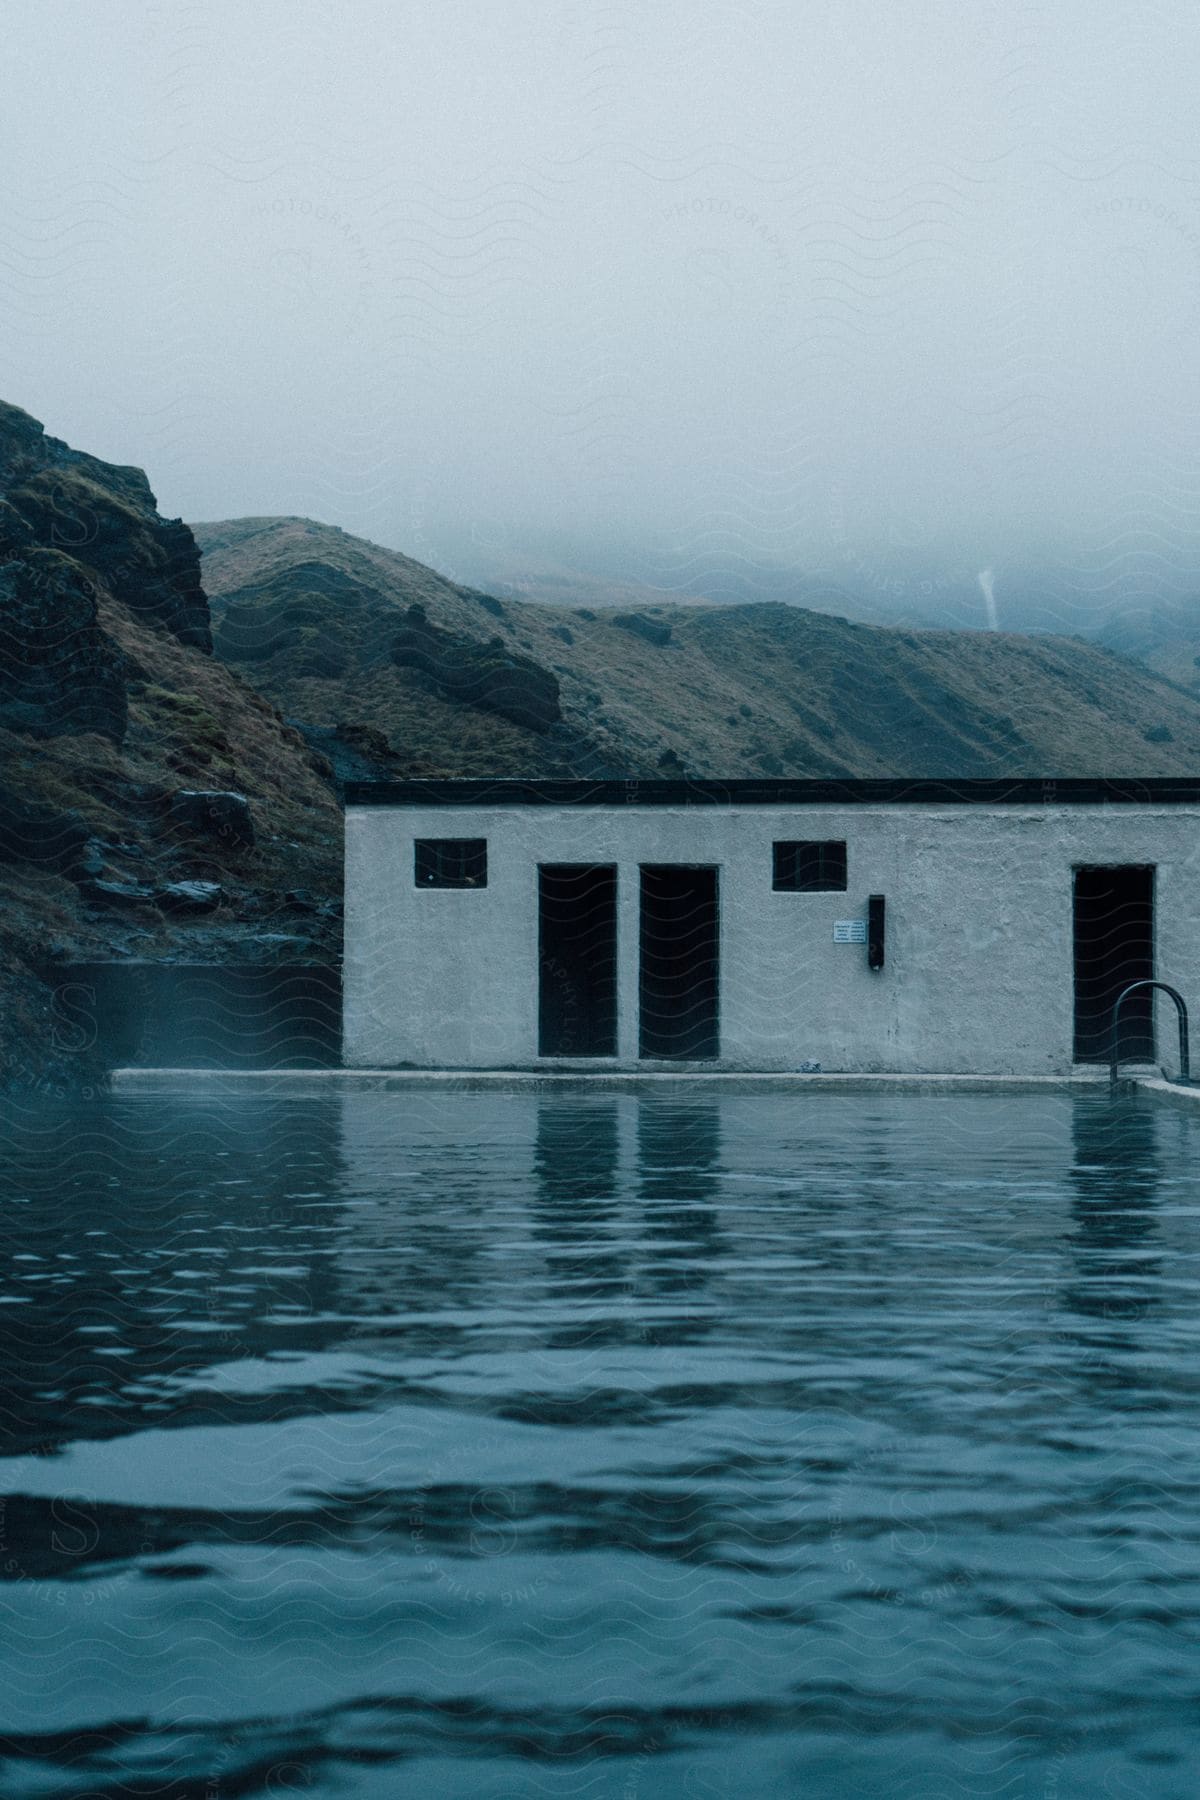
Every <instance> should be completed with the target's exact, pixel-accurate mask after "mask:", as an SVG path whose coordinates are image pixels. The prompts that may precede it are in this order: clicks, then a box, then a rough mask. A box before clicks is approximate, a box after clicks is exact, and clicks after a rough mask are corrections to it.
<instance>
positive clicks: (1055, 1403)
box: [0, 1085, 1200, 1800]
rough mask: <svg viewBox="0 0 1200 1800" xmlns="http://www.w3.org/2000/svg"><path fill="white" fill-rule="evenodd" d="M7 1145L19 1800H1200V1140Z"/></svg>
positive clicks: (1008, 1103)
mask: <svg viewBox="0 0 1200 1800" xmlns="http://www.w3.org/2000/svg"><path fill="white" fill-rule="evenodd" d="M4 1130H5V1159H4V1167H3V1172H2V1176H0V1180H2V1184H3V1200H2V1204H0V1234H2V1243H0V1248H2V1251H3V1262H2V1273H0V1349H2V1350H3V1356H4V1371H5V1379H4V1386H3V1396H2V1414H0V1429H2V1431H3V1445H2V1451H0V1494H2V1495H3V1496H4V1498H3V1499H2V1500H0V1795H3V1796H4V1800H32V1797H33V1796H37V1797H39V1800H40V1797H43V1796H45V1797H51V1800H67V1797H68V1796H69V1797H71V1800H84V1797H85V1796H86V1797H87V1800H115V1797H116V1796H138V1797H139V1800H141V1797H148V1796H150V1795H155V1796H158V1797H159V1800H231V1797H232V1796H243V1795H247V1796H249V1795H257V1794H271V1795H319V1796H325V1795H329V1796H333V1795H345V1796H349V1797H351V1800H392V1797H393V1796H409V1795H412V1796H419V1797H420V1800H426V1797H428V1800H448V1797H450V1796H456V1797H457V1796H467V1795H469V1796H472V1797H476V1796H478V1797H480V1800H502V1797H505V1800H525V1797H530V1800H533V1797H535V1796H536V1797H541V1796H545V1797H546V1800H563V1797H565V1796H579V1797H581V1800H582V1797H587V1800H640V1797H643V1796H644V1797H646V1800H650V1797H654V1800H716V1797H718V1796H720V1797H724V1796H738V1797H741V1796H746V1797H748V1800H757V1797H759V1796H792V1795H795V1796H798V1797H803V1800H834V1797H837V1800H843V1797H847V1800H849V1797H852V1800H858V1797H860V1796H865V1797H869V1800H876V1797H878V1800H884V1797H885V1796H886V1797H887V1800H892V1797H894V1796H898V1795H903V1796H913V1797H914V1800H941V1797H942V1796H945V1797H946V1800H950V1797H951V1796H953V1797H955V1800H959V1797H961V1796H975V1795H979V1796H983V1795H987V1796H993V1795H996V1796H999V1795H1004V1796H1013V1797H1014V1800H1033V1797H1035V1796H1036V1797H1037V1800H1066V1797H1068V1796H1070V1797H1076V1796H1078V1797H1079V1800H1082V1797H1084V1796H1087V1797H1088V1800H1094V1797H1099V1800H1134V1797H1137V1800H1193V1797H1194V1795H1195V1794H1196V1793H1197V1792H1198V1791H1200V1776H1198V1771H1197V1764H1196V1760H1195V1752H1196V1741H1197V1705H1198V1695H1200V1585H1198V1584H1200V1568H1198V1566H1197V1555H1196V1552H1197V1539H1198V1529H1200V1382H1198V1379H1197V1357H1196V1351H1197V1335H1198V1325H1200V1303H1198V1294H1197V1284H1196V1277H1197V1252H1198V1250H1200V1184H1198V1183H1197V1180H1196V1176H1195V1173H1194V1171H1195V1168H1196V1152H1197V1149H1198V1148H1200V1120H1193V1118H1192V1117H1190V1116H1189V1115H1187V1114H1185V1113H1183V1112H1181V1111H1175V1110H1171V1109H1162V1110H1158V1111H1156V1110H1154V1109H1153V1108H1152V1106H1150V1105H1149V1104H1147V1103H1144V1102H1130V1101H1123V1102H1120V1103H1116V1104H1113V1103H1110V1101H1109V1100H1108V1098H1107V1096H1104V1095H1098V1096H1094V1097H1092V1096H1089V1097H1086V1098H1072V1097H1069V1096H1067V1095H1048V1096H1044V1097H1036V1098H1015V1097H1000V1096H997V1097H991V1096H978V1097H965V1096H951V1097H928V1098H925V1097H908V1096H896V1095H893V1096H879V1097H865V1098H864V1097H855V1096H851V1095H845V1094H842V1095H827V1096H826V1095H820V1094H805V1095H804V1096H802V1097H799V1098H791V1097H787V1096H782V1095H774V1096H739V1095H736V1094H729V1095H726V1096H724V1097H720V1096H714V1095H712V1094H698V1093H697V1092H696V1091H695V1090H691V1089H689V1088H687V1086H686V1085H680V1086H679V1087H678V1088H676V1089H673V1090H671V1096H667V1095H655V1096H653V1097H642V1096H639V1095H636V1094H632V1093H630V1094H622V1095H616V1094H612V1093H585V1094H578V1093H576V1094H569V1093H560V1094H550V1095H537V1094H535V1093H511V1094H489V1095H476V1094H450V1093H446V1094H444V1095H441V1096H438V1095H432V1094H426V1095H421V1096H411V1095H401V1094H391V1095H388V1094H368V1093H347V1094H344V1095H338V1094H331V1095H329V1096H327V1097H322V1098H320V1099H317V1100H310V1099H304V1100H299V1099H284V1098H282V1097H274V1096H272V1095H270V1094H269V1093H263V1094H261V1095H259V1096H257V1097H255V1098H253V1099H237V1100H232V1099H214V1100H209V1101H205V1102H200V1101H196V1100H192V1099H189V1097H188V1095H187V1094H186V1093H185V1092H183V1091H181V1092H180V1093H179V1094H178V1096H175V1097H158V1098H154V1099H149V1098H135V1097H132V1096H130V1097H128V1098H124V1099H121V1098H109V1099H101V1100H96V1101H94V1102H90V1103H77V1104H67V1103H65V1102H57V1101H49V1100H47V1101H39V1102H28V1103H22V1104H21V1105H19V1106H16V1105H14V1106H10V1107H9V1108H8V1110H7V1112H6V1114H5V1116H4Z"/></svg>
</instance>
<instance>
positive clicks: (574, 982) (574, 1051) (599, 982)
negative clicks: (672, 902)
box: [538, 863, 617, 1056]
mask: <svg viewBox="0 0 1200 1800" xmlns="http://www.w3.org/2000/svg"><path fill="white" fill-rule="evenodd" d="M538 883H539V888H538V1054H539V1056H615V1055H616V1054H617V871H616V869H615V868H614V867H613V866H612V865H611V864H594V863H543V864H542V866H541V867H540V868H539V870H538Z"/></svg>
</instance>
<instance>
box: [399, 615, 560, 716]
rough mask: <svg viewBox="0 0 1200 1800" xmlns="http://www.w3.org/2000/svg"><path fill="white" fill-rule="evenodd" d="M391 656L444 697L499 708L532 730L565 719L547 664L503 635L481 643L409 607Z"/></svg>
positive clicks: (492, 709) (501, 711)
mask: <svg viewBox="0 0 1200 1800" xmlns="http://www.w3.org/2000/svg"><path fill="white" fill-rule="evenodd" d="M392 661H393V662H394V663H395V664H396V666H397V667H398V668H401V669H415V670H416V671H417V672H418V673H419V674H421V675H424V676H426V677H427V679H428V680H429V681H430V682H431V683H432V685H433V687H434V690H435V691H436V692H437V693H438V694H440V695H441V697H442V698H443V699H445V700H455V701H457V702H458V703H459V704H460V705H462V706H477V707H481V708H482V709H483V710H484V711H485V712H493V713H498V714H499V715H500V717H501V718H502V719H508V720H509V721H510V722H511V723H512V724H513V725H521V726H524V727H525V729H526V730H528V731H539V732H541V731H548V730H549V729H550V727H551V725H555V724H557V722H558V721H559V719H561V718H562V706H561V705H560V702H559V692H558V682H557V680H556V679H555V677H554V676H553V675H552V674H551V673H550V671H549V669H544V668H543V667H542V666H541V664H540V663H537V662H535V661H534V660H533V658H532V657H530V656H520V655H518V654H517V652H515V651H513V650H510V649H509V648H508V646H507V645H506V644H505V642H504V639H503V638H500V637H493V638H489V639H488V641H487V643H484V644H481V643H479V641H478V640H477V639H475V638H468V637H461V636H459V635H458V634H457V633H455V632H452V631H444V630H442V629H441V627H440V626H437V625H431V624H430V622H429V619H428V618H427V617H426V614H425V609H424V607H422V606H420V605H415V606H410V607H409V609H408V612H407V613H406V614H405V618H404V623H403V625H402V626H401V628H400V630H399V631H398V632H397V633H396V635H395V637H394V638H393V639H392Z"/></svg>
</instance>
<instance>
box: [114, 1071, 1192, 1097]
mask: <svg viewBox="0 0 1200 1800" xmlns="http://www.w3.org/2000/svg"><path fill="white" fill-rule="evenodd" d="M1107 1081H1108V1072H1107V1070H1105V1069H1098V1070H1097V1071H1096V1072H1095V1073H1092V1072H1090V1071H1089V1072H1087V1073H1072V1074H1069V1075H937V1074H866V1073H857V1074H856V1073H847V1074H838V1073H833V1072H831V1073H829V1074H819V1075H817V1074H800V1073H792V1072H789V1071H787V1070H774V1071H766V1072H762V1073H754V1072H751V1071H745V1070H742V1071H739V1070H721V1071H708V1072H705V1071H700V1070H679V1071H673V1070H671V1071H662V1070H612V1071H610V1072H607V1073H601V1072H599V1071H591V1070H589V1071H587V1072H586V1073H585V1072H583V1071H580V1072H571V1071H569V1070H550V1069H534V1070H529V1069H344V1068H337V1069H189V1068H177V1069H175V1068H157V1069H140V1068H119V1069H113V1070H112V1072H111V1074H110V1077H109V1084H110V1087H111V1088H112V1090H113V1091H114V1092H116V1093H120V1094H154V1093H163V1092H167V1091H176V1090H178V1088H179V1087H180V1085H181V1084H188V1085H192V1086H194V1087H195V1088H196V1089H197V1090H199V1091H202V1092H209V1093H212V1092H216V1091H229V1092H233V1093H239V1092H247V1091H260V1092H261V1091H262V1090H263V1089H264V1088H273V1089H275V1090H276V1091H278V1092H280V1093H297V1094H299V1093H320V1092H330V1091H358V1092H363V1091H368V1092H370V1091H374V1092H385V1093H388V1092H390V1093H406V1092H407V1093H414V1092H421V1091H423V1090H441V1091H454V1090H456V1089H457V1090H460V1091H471V1092H481V1091H482V1092H488V1091H491V1092H501V1093H502V1092H506V1091H517V1092H519V1091H528V1090H533V1091H538V1090H542V1091H556V1090H557V1091H563V1090H568V1091H569V1090H574V1091H577V1092H585V1091H587V1090H593V1091H595V1090H606V1089H607V1090H612V1089H624V1090H635V1091H636V1090H641V1091H650V1092H653V1091H655V1090H657V1089H662V1088H669V1087H690V1088H696V1087H701V1088H708V1089H716V1090H718V1091H723V1092H733V1091H741V1092H745V1093H772V1092H776V1093H809V1094H816V1093H820V1092H825V1093H842V1094H847V1093H860V1094H870V1093H888V1092H895V1093H918V1094H919V1093H925V1094H946V1093H960V1094H962V1093H965V1094H988V1093H1006V1094H1017V1093H1026V1094H1041V1093H1047V1092H1070V1091H1079V1092H1094V1091H1096V1090H1097V1089H1100V1088H1103V1087H1104V1086H1105V1085H1106V1084H1107ZM1134 1085H1136V1086H1143V1085H1144V1086H1146V1087H1149V1088H1154V1089H1156V1090H1157V1089H1158V1088H1163V1089H1169V1084H1168V1083H1166V1082H1159V1081H1147V1082H1145V1083H1143V1082H1140V1081H1137V1080H1136V1078H1135V1079H1134V1080H1132V1081H1126V1082H1125V1083H1123V1086H1125V1087H1129V1086H1134ZM1197 1092H1198V1093H1200V1090H1197Z"/></svg>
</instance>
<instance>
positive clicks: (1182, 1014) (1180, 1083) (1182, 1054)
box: [1108, 980, 1196, 1087]
mask: <svg viewBox="0 0 1200 1800" xmlns="http://www.w3.org/2000/svg"><path fill="white" fill-rule="evenodd" d="M1141 988H1157V989H1158V990H1159V991H1160V992H1161V993H1164V994H1170V996H1171V998H1172V1000H1173V1001H1174V1002H1175V1011H1176V1012H1177V1013H1178V1015H1179V1073H1178V1075H1168V1074H1167V1071H1166V1070H1165V1069H1163V1070H1162V1078H1163V1080H1164V1081H1171V1082H1174V1083H1175V1085H1176V1086H1177V1087H1194V1086H1195V1085H1196V1083H1195V1082H1193V1080H1192V1070H1191V1063H1190V1061H1189V1057H1188V1010H1187V1007H1186V1005H1185V1004H1184V999H1183V995H1182V994H1181V993H1180V992H1179V989H1178V988H1173V987H1171V986H1170V985H1169V983H1167V982H1165V981H1148V980H1147V981H1131V982H1130V984H1129V986H1128V987H1127V988H1122V989H1121V992H1120V993H1119V994H1118V995H1117V998H1116V1001H1115V1003H1114V1005H1113V1009H1112V1024H1111V1026H1110V1028H1109V1054H1110V1062H1109V1069H1108V1075H1109V1081H1110V1082H1111V1084H1112V1086H1113V1087H1116V1085H1117V1077H1118V1074H1119V1071H1120V1064H1121V1054H1120V1045H1121V1040H1120V1037H1119V1035H1118V1032H1117V1026H1118V1023H1119V1021H1120V1017H1121V1008H1122V1006H1123V1005H1124V1004H1125V1002H1126V1000H1128V998H1129V996H1130V994H1136V993H1137V992H1138V991H1139V989H1141Z"/></svg>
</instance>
